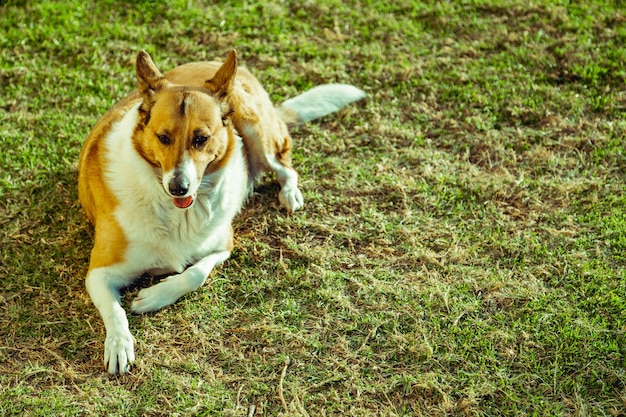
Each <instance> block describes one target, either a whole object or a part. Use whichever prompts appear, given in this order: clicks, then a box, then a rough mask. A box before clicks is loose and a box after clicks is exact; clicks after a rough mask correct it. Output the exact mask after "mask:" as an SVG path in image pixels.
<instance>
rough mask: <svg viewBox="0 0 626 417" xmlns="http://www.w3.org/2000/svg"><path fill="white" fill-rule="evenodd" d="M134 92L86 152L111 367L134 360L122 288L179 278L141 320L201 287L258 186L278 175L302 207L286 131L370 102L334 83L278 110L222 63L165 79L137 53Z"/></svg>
mask: <svg viewBox="0 0 626 417" xmlns="http://www.w3.org/2000/svg"><path fill="white" fill-rule="evenodd" d="M136 72H137V80H138V84H139V88H138V90H136V91H134V92H133V93H131V94H130V95H129V96H127V97H125V98H124V99H122V101H120V102H119V103H117V104H116V105H115V106H114V107H113V108H111V109H110V110H109V111H108V112H107V113H106V114H105V115H104V116H103V117H102V119H100V120H99V121H98V123H97V124H96V125H95V126H94V128H93V129H92V131H91V133H90V134H89V136H88V137H87V140H86V142H85V144H84V147H83V150H82V152H81V154H80V161H79V175H78V192H79V198H80V202H81V204H82V206H83V208H84V210H85V212H86V214H87V217H88V218H89V220H90V221H91V222H92V223H93V225H94V227H95V242H94V246H93V249H92V252H91V258H90V263H89V271H88V273H87V279H86V287H87V291H88V293H89V295H90V297H91V299H92V301H93V303H94V305H95V306H96V308H97V309H98V311H99V312H100V315H101V316H102V319H103V321H104V326H105V329H106V340H105V342H104V366H105V368H106V369H107V370H108V371H109V372H110V373H113V374H114V373H125V372H127V371H128V370H129V367H130V365H131V363H132V362H133V361H134V359H135V354H134V347H133V336H132V335H131V333H130V331H129V327H128V320H127V317H126V312H125V311H124V309H123V308H122V306H121V304H120V298H121V296H120V291H121V289H123V288H124V287H127V286H129V285H130V284H131V283H133V281H134V280H135V279H137V278H138V277H140V276H141V275H142V274H144V273H150V274H171V275H169V277H168V278H166V279H164V280H162V281H160V282H159V283H158V284H155V285H153V286H151V287H148V288H144V289H143V290H141V291H140V292H139V294H138V296H137V298H135V300H134V301H133V302H132V305H131V310H132V311H133V312H135V313H144V312H149V311H155V310H158V309H160V308H161V307H164V306H167V305H169V304H172V303H174V302H175V301H176V300H177V299H178V298H180V297H181V296H183V295H185V294H186V293H188V292H190V291H193V290H196V289H197V288H199V287H200V286H202V285H203V284H204V282H205V280H206V278H207V276H208V275H209V273H210V272H211V270H212V269H213V267H214V266H216V265H218V264H220V263H222V262H224V261H225V260H226V259H227V258H228V257H229V256H230V251H231V250H232V248H233V237H232V233H233V232H232V227H231V222H232V220H233V218H234V217H235V215H236V214H237V213H238V212H239V211H240V209H241V207H242V205H243V204H244V202H245V200H246V198H247V197H248V195H249V193H250V191H251V190H252V186H253V184H254V181H255V179H256V178H258V176H259V175H260V174H262V173H263V172H264V171H266V170H272V171H274V172H275V173H276V176H277V179H278V182H279V183H280V186H281V191H280V193H279V200H280V202H281V204H282V205H283V206H284V207H285V208H286V209H287V210H288V211H295V210H298V209H300V208H301V207H302V205H303V200H302V194H301V193H300V190H299V189H298V174H297V173H296V171H295V170H294V169H293V168H292V166H291V137H290V136H289V132H288V130H287V125H288V124H297V123H303V122H306V121H308V120H312V119H315V118H318V117H321V116H324V115H326V114H330V113H332V112H334V111H337V110H339V109H341V108H342V107H344V106H345V105H347V104H349V103H351V102H353V101H356V100H359V99H361V98H363V97H364V96H365V93H363V92H362V91H361V90H359V89H357V88H356V87H353V86H350V85H345V84H328V85H323V86H319V87H316V88H313V89H312V90H309V91H308V92H306V93H304V94H301V95H300V96H297V97H295V98H293V99H290V100H287V101H286V102H284V103H283V104H282V105H281V106H279V107H276V108H275V107H274V106H273V105H272V103H271V101H270V99H269V96H268V94H267V93H266V92H265V90H264V89H263V87H262V86H261V84H260V83H259V82H258V80H257V79H256V78H254V76H253V75H252V74H251V73H250V72H249V71H247V70H245V69H243V68H238V67H237V57H236V53H235V51H232V52H231V53H230V54H229V55H228V57H227V58H226V60H225V62H224V63H218V62H199V63H189V64H185V65H182V66H179V67H177V68H174V69H173V70H171V71H169V72H166V73H165V74H161V72H160V71H159V70H158V68H157V67H156V66H155V64H154V63H153V61H152V59H151V58H150V56H149V55H148V54H147V53H146V52H145V51H141V52H140V53H139V55H138V56H137V63H136Z"/></svg>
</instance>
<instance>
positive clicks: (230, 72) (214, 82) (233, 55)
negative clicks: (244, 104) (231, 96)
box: [204, 49, 237, 98]
mask: <svg viewBox="0 0 626 417" xmlns="http://www.w3.org/2000/svg"><path fill="white" fill-rule="evenodd" d="M236 74H237V51H235V50H234V49H233V50H232V51H230V53H229V54H228V56H227V57H226V61H224V63H223V64H222V66H221V67H220V68H219V69H218V70H217V72H216V73H215V75H214V76H213V78H211V79H210V80H206V81H205V83H204V86H205V87H206V89H207V90H209V91H211V92H212V93H213V94H216V95H217V96H218V97H219V98H223V97H224V96H226V95H228V93H230V90H231V88H232V85H233V80H234V79H235V75H236Z"/></svg>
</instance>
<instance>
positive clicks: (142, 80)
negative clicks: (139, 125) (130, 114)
mask: <svg viewBox="0 0 626 417" xmlns="http://www.w3.org/2000/svg"><path fill="white" fill-rule="evenodd" d="M135 71H136V74H137V83H138V84H139V92H140V93H141V96H142V97H143V103H142V104H141V107H140V108H139V111H140V112H141V115H142V119H143V120H144V124H147V123H148V121H149V120H150V109H151V108H152V105H153V104H154V96H155V94H156V93H157V92H158V91H159V90H161V89H162V88H164V87H165V86H167V85H168V81H167V79H166V78H165V77H164V76H163V74H161V71H159V69H158V68H157V66H156V65H155V64H154V61H152V58H151V57H150V55H149V54H148V53H147V52H146V51H144V50H141V51H140V52H139V54H137V62H136V63H135Z"/></svg>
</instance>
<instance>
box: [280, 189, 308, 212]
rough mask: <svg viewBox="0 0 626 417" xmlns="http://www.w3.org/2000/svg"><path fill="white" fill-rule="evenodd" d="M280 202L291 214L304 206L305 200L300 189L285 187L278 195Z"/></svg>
mask: <svg viewBox="0 0 626 417" xmlns="http://www.w3.org/2000/svg"><path fill="white" fill-rule="evenodd" d="M278 200H279V201H280V204H282V205H283V207H285V208H286V209H287V211H289V212H291V213H293V212H294V211H296V210H299V209H301V208H302V207H303V206H304V198H302V193H301V192H300V190H299V189H298V187H293V188H292V187H289V186H284V187H283V188H282V190H280V194H278Z"/></svg>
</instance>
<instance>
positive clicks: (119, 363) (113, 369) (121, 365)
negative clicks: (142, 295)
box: [86, 267, 135, 374]
mask: <svg viewBox="0 0 626 417" xmlns="http://www.w3.org/2000/svg"><path fill="white" fill-rule="evenodd" d="M115 280H116V279H115V275H114V274H111V271H109V268H107V267H101V268H96V269H93V270H91V271H90V272H89V274H88V275H87V281H86V287H87V292H88V293H89V296H90V297H91V301H92V302H93V304H94V305H95V306H96V308H97V309H98V312H100V316H102V320H103V321H104V328H105V329H106V339H105V341H104V367H105V368H106V369H107V370H108V371H109V373H111V374H116V373H118V372H119V373H120V374H124V373H126V372H128V370H129V369H130V365H131V363H132V362H134V360H135V351H134V347H133V336H132V335H131V334H130V330H129V329H128V319H127V318H126V312H125V311H124V309H123V308H122V305H121V304H120V292H119V286H117V285H116V284H115Z"/></svg>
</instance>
